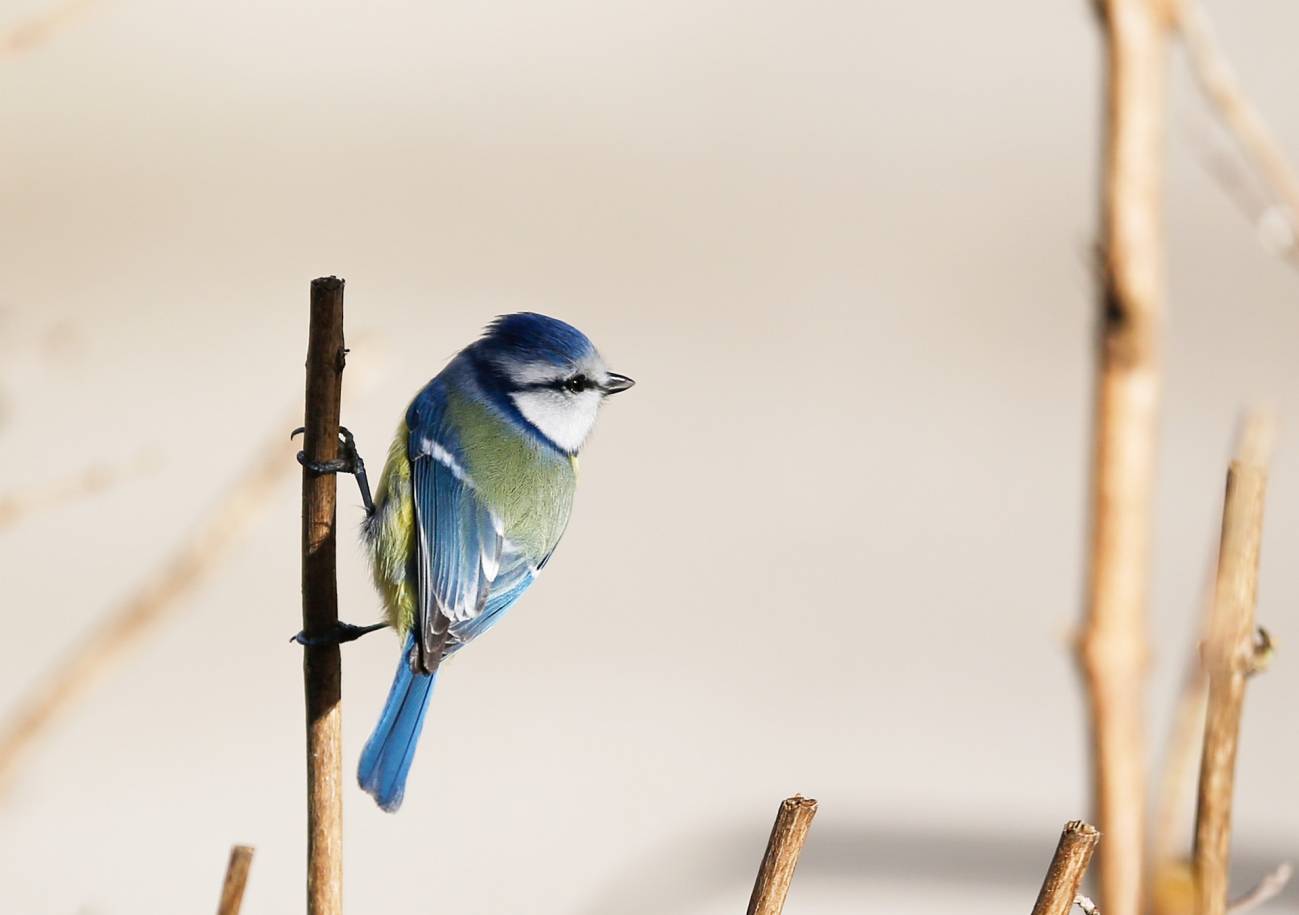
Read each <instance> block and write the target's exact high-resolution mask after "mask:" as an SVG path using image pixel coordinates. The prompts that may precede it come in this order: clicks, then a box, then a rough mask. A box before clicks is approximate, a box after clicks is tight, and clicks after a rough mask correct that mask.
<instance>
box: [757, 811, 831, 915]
mask: <svg viewBox="0 0 1299 915" xmlns="http://www.w3.org/2000/svg"><path fill="white" fill-rule="evenodd" d="M814 816H816V801H814V800H812V799H811V798H807V797H803V796H802V795H798V794H796V795H794V796H793V797H788V798H785V800H783V801H781V802H780V810H778V811H777V812H776V822H775V823H774V824H773V825H772V827H771V837H770V838H769V839H768V840H767V851H766V854H764V855H763V856H762V866H761V867H760V868H759V869H758V879H757V880H756V881H755V882H754V884H753V894H752V895H751V896H750V897H749V909H748V915H780V913H781V912H782V911H783V910H784V908H785V897H786V896H787V895H789V884H790V881H791V880H793V879H794V868H795V867H796V866H797V865H798V856H799V854H800V853H801V852H802V851H803V843H804V841H806V839H807V831H808V829H810V828H811V826H812V818H813V817H814Z"/></svg>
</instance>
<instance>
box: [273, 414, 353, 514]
mask: <svg viewBox="0 0 1299 915" xmlns="http://www.w3.org/2000/svg"><path fill="white" fill-rule="evenodd" d="M303 431H304V430H303V428H302V427H301V426H299V427H298V428H296V429H294V430H293V433H292V434H291V435H290V436H289V438H293V436H295V435H298V434H300V433H302V432H303ZM338 439H339V442H338V444H339V447H340V448H341V449H342V451H343V456H342V457H340V458H335V459H334V460H332V461H309V460H307V453H306V452H305V451H299V452H298V463H299V464H301V465H302V466H303V467H305V468H307V469H308V470H310V471H312V472H313V473H350V474H352V476H354V477H356V485H357V487H358V488H359V489H360V490H361V503H362V504H363V505H364V506H365V515H366V517H367V518H368V517H370V516H372V515H373V514H374V499H372V498H371V497H370V479H369V477H367V476H366V475H365V461H363V460H361V454H360V452H358V451H357V450H356V439H355V438H353V437H352V433H351V432H349V431H348V429H347V427H346V426H339V427H338Z"/></svg>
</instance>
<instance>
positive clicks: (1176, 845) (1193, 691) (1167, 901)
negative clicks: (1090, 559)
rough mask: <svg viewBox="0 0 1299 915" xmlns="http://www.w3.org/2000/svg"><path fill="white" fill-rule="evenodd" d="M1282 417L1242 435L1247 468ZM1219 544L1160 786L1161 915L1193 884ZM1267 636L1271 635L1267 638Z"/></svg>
mask: <svg viewBox="0 0 1299 915" xmlns="http://www.w3.org/2000/svg"><path fill="white" fill-rule="evenodd" d="M1276 425H1277V424H1276V416H1275V414H1274V413H1273V412H1272V411H1271V410H1270V409H1258V410H1252V411H1250V412H1249V413H1247V414H1246V416H1245V417H1244V419H1243V421H1242V422H1241V423H1240V426H1239V429H1238V430H1237V436H1236V443H1235V446H1234V449H1233V450H1234V453H1235V454H1236V455H1238V456H1239V457H1240V458H1241V459H1242V460H1244V461H1245V462H1246V463H1251V464H1259V465H1264V466H1265V465H1266V464H1267V463H1268V462H1269V460H1270V459H1271V454H1272V449H1273V447H1274V444H1275V441H1276ZM1217 558H1218V542H1217V538H1215V539H1214V543H1213V549H1212V551H1211V553H1210V555H1209V560H1208V563H1207V571H1206V573H1205V582H1204V596H1203V604H1202V609H1201V610H1200V612H1199V613H1198V614H1197V617H1198V618H1197V620H1196V631H1197V636H1196V639H1195V641H1196V644H1197V650H1196V651H1194V652H1192V653H1191V654H1190V656H1189V657H1188V658H1187V664H1186V671H1185V674H1184V676H1183V680H1182V689H1181V694H1180V695H1179V696H1178V700H1177V708H1176V710H1175V711H1174V714H1173V727H1172V731H1171V733H1170V736H1169V738H1168V741H1167V744H1166V747H1167V749H1166V750H1165V754H1164V765H1163V767H1162V770H1161V774H1160V779H1159V783H1158V791H1157V798H1156V806H1155V811H1156V812H1155V818H1154V824H1153V828H1152V830H1153V835H1152V838H1151V858H1152V861H1151V881H1150V883H1151V886H1150V893H1149V897H1150V903H1151V908H1152V909H1153V911H1154V913H1155V915H1182V913H1183V912H1184V911H1185V909H1186V908H1187V906H1185V905H1184V904H1183V899H1182V897H1183V896H1184V895H1185V888H1186V887H1188V886H1189V885H1190V872H1189V862H1188V860H1187V858H1186V856H1185V852H1184V849H1185V848H1186V834H1187V831H1188V830H1189V814H1188V813H1187V811H1192V812H1193V805H1192V806H1188V805H1187V803H1186V800H1187V798H1189V797H1191V796H1192V795H1193V793H1194V790H1195V788H1194V785H1195V780H1196V776H1197V775H1198V770H1199V758H1200V752H1201V750H1202V748H1203V744H1204V736H1203V735H1204V712H1205V705H1206V703H1207V701H1208V682H1207V680H1208V678H1207V675H1206V674H1205V670H1204V665H1203V664H1202V663H1201V661H1200V654H1199V651H1198V645H1199V643H1200V642H1201V641H1203V639H1204V638H1205V637H1206V631H1207V628H1208V621H1209V618H1210V617H1211V615H1212V613H1213V606H1214V601H1215V595H1216V591H1217V572H1218V569H1217ZM1264 635H1266V633H1264ZM1270 646H1271V641H1270V639H1266V640H1264V642H1263V644H1262V645H1260V646H1259V650H1258V651H1256V653H1255V658H1256V662H1255V668H1257V667H1258V665H1259V664H1261V663H1265V662H1266V658H1267V657H1268V651H1269V650H1270Z"/></svg>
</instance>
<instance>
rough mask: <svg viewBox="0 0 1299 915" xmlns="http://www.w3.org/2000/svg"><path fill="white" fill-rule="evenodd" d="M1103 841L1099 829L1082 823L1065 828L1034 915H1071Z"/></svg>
mask: <svg viewBox="0 0 1299 915" xmlns="http://www.w3.org/2000/svg"><path fill="white" fill-rule="evenodd" d="M1100 838H1101V834H1100V833H1099V832H1098V831H1097V830H1096V827H1095V826H1091V825H1089V824H1087V823H1084V822H1083V821H1082V820H1070V821H1069V822H1068V823H1065V824H1064V831H1063V832H1061V833H1060V842H1059V843H1058V844H1057V845H1056V847H1055V854H1054V855H1053V856H1052V857H1051V866H1050V867H1048V868H1047V871H1046V877H1045V879H1043V881H1042V889H1041V890H1040V891H1039V892H1038V894H1037V902H1036V903H1034V905H1033V915H1068V912H1069V910H1070V909H1072V908H1073V906H1074V903H1075V902H1076V901H1077V900H1078V898H1079V897H1078V888H1079V887H1080V886H1082V879H1083V875H1084V874H1085V873H1087V865H1088V864H1089V863H1091V859H1092V852H1094V851H1095V850H1096V843H1097V842H1099V841H1100Z"/></svg>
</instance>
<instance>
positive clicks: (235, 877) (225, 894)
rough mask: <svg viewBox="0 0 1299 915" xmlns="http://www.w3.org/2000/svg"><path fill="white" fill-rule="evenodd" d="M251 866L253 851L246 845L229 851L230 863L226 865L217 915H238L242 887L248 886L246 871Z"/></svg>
mask: <svg viewBox="0 0 1299 915" xmlns="http://www.w3.org/2000/svg"><path fill="white" fill-rule="evenodd" d="M252 866H253V850H252V848H251V847H249V846H247V845H236V846H234V847H233V848H231V849H230V863H229V864H227V865H226V879H225V882H224V883H223V884H222V885H221V902H220V903H219V904H218V905H217V915H239V910H240V908H242V907H243V904H244V887H246V886H247V885H248V870H249V868H251V867H252Z"/></svg>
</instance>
